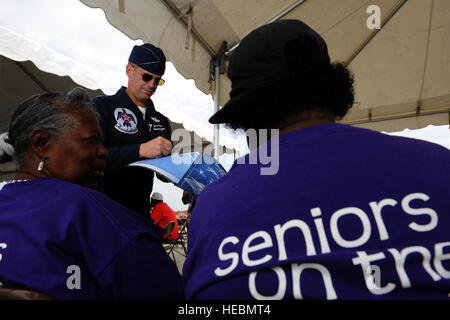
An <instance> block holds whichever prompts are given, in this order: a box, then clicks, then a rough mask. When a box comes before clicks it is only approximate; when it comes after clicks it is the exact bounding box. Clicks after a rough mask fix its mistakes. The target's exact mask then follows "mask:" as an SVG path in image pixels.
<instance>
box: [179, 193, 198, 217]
mask: <svg viewBox="0 0 450 320" xmlns="http://www.w3.org/2000/svg"><path fill="white" fill-rule="evenodd" d="M181 201H182V202H183V203H184V204H188V209H187V211H188V216H190V215H191V213H192V211H193V210H194V207H195V201H196V200H195V198H194V197H193V196H191V195H190V194H189V192H187V191H186V190H183V196H182V197H181Z"/></svg>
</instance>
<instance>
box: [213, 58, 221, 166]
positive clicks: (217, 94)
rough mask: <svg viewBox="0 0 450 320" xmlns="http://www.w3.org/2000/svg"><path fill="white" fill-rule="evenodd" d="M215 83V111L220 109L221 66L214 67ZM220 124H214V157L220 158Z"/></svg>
mask: <svg viewBox="0 0 450 320" xmlns="http://www.w3.org/2000/svg"><path fill="white" fill-rule="evenodd" d="M214 83H215V85H216V89H215V91H214V113H216V112H217V111H219V97H220V66H219V65H216V66H215V67H214ZM219 156H220V155H219V124H215V125H214V157H215V158H216V160H219Z"/></svg>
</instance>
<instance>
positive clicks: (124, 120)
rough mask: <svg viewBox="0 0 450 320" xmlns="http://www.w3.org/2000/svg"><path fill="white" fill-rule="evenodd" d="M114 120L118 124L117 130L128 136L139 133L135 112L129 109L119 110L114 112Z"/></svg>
mask: <svg viewBox="0 0 450 320" xmlns="http://www.w3.org/2000/svg"><path fill="white" fill-rule="evenodd" d="M114 118H115V119H116V121H117V124H116V125H115V126H114V127H115V128H116V129H117V130H119V131H120V132H123V133H127V134H133V133H136V132H138V129H137V117H136V115H135V114H134V113H133V111H131V110H129V109H127V108H117V109H116V110H114Z"/></svg>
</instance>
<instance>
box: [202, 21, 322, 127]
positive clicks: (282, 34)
mask: <svg viewBox="0 0 450 320" xmlns="http://www.w3.org/2000/svg"><path fill="white" fill-rule="evenodd" d="M298 39H300V40H301V41H300V42H299V41H294V40H298ZM291 43H296V45H298V43H304V44H305V45H304V46H301V47H299V48H296V50H295V52H297V53H298V55H297V56H296V57H289V56H286V47H288V46H289V45H291ZM292 60H295V61H292ZM329 65H330V57H329V55H328V49H327V45H326V43H325V41H324V40H323V39H322V37H321V36H320V35H319V34H318V33H317V32H315V31H314V30H313V29H311V28H310V27H309V26H308V25H306V24H305V23H303V22H301V21H299V20H280V21H277V22H273V23H269V24H266V25H264V26H262V27H259V28H257V29H255V30H253V31H252V32H250V33H249V34H248V35H247V36H246V37H244V39H242V41H241V43H240V44H239V46H238V47H237V48H236V50H235V51H234V52H233V54H232V56H231V58H230V64H229V67H228V77H229V78H230V80H231V92H230V100H229V101H228V102H227V103H226V104H225V105H224V106H223V107H222V108H221V109H220V110H219V111H218V112H216V113H215V114H214V115H213V116H212V117H211V118H210V119H209V122H210V123H229V122H230V120H231V117H232V114H233V110H235V109H236V108H245V105H246V104H248V102H249V98H251V97H252V94H253V93H254V92H256V90H257V89H258V88H261V87H263V86H267V85H270V84H271V83H275V82H280V81H286V80H287V79H288V78H289V77H292V75H293V74H299V73H301V72H305V71H306V70H309V71H310V70H311V69H314V68H322V67H328V66H329Z"/></svg>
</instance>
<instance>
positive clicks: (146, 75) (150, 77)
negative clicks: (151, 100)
mask: <svg viewBox="0 0 450 320" xmlns="http://www.w3.org/2000/svg"><path fill="white" fill-rule="evenodd" d="M134 70H135V71H137V72H138V73H139V74H140V75H141V77H142V81H144V82H150V81H152V80H153V79H155V81H156V84H157V85H158V86H162V85H163V84H164V83H165V81H164V80H163V79H162V78H161V77H155V76H154V75H151V74H150V73H141V72H139V70H137V69H136V68H134Z"/></svg>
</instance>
